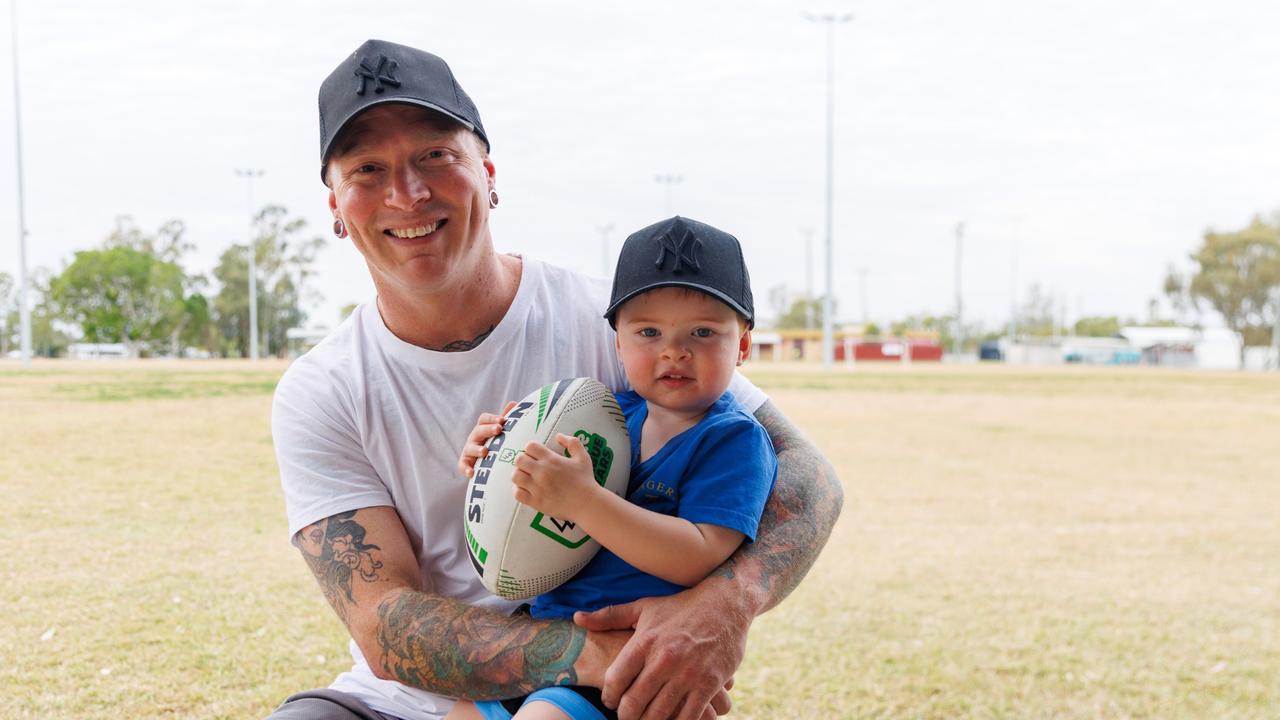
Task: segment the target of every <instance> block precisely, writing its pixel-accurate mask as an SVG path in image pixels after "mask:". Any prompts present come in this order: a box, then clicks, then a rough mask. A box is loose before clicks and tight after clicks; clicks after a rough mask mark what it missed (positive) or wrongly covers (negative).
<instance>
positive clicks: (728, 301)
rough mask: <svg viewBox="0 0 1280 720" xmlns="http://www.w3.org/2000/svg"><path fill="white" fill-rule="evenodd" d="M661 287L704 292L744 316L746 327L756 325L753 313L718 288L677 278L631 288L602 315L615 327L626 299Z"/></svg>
mask: <svg viewBox="0 0 1280 720" xmlns="http://www.w3.org/2000/svg"><path fill="white" fill-rule="evenodd" d="M662 287H684V288H689V289H690V290H697V291H698V292H701V293H706V294H707V295H710V296H712V297H714V298H715V299H717V300H719V301H720V302H722V303H724V304H725V305H728V306H729V307H731V308H733V309H734V311H735V312H737V313H738V314H739V315H741V316H742V317H744V318H746V319H747V326H748V327H751V328H754V327H755V326H756V318H755V315H754V314H753V313H750V312H747V310H746V308H744V307H742V306H741V305H739V304H738V303H737V301H735V300H734V299H733V298H731V297H729V296H727V295H725V294H724V293H722V292H720V291H719V290H715V289H713V288H709V287H705V286H702V285H699V284H697V283H691V282H681V281H679V280H665V281H663V282H658V283H653V284H652V285H645V286H644V287H642V288H636V289H635V290H632V291H631V292H629V293H627V294H626V295H623V296H622V297H620V298H618V299H617V300H616V301H614V303H613V304H612V305H610V306H609V309H608V310H605V311H604V316H603V317H604V318H605V319H606V320H608V321H609V324H610V325H612V326H614V327H617V322H615V320H616V318H615V317H614V316H615V315H616V314H617V313H618V308H620V307H622V306H623V305H624V304H625V303H626V302H627V301H628V300H630V299H631V298H633V297H635V296H637V295H639V294H640V293H645V292H649V291H650V290H657V289H658V288H662Z"/></svg>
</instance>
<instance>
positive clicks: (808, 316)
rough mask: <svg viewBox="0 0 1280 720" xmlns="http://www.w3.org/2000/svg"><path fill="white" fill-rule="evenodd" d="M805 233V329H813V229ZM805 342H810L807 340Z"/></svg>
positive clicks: (807, 229)
mask: <svg viewBox="0 0 1280 720" xmlns="http://www.w3.org/2000/svg"><path fill="white" fill-rule="evenodd" d="M802 232H803V233H804V329H805V330H812V329H813V228H805V229H804V230H803V231H802ZM805 342H806V343H807V342H809V339H808V338H805Z"/></svg>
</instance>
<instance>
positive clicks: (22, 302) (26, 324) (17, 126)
mask: <svg viewBox="0 0 1280 720" xmlns="http://www.w3.org/2000/svg"><path fill="white" fill-rule="evenodd" d="M9 21H10V22H9V28H10V30H11V32H12V33H13V137H14V144H15V145H16V148H17V152H16V153H15V159H16V160H17V162H16V165H17V166H18V168H17V169H18V316H19V318H20V320H19V321H18V322H19V325H20V326H21V331H20V333H21V335H22V342H21V347H22V366H23V367H31V303H30V302H29V301H28V299H27V295H28V293H27V289H28V288H27V286H28V285H29V281H28V280H27V217H26V203H25V200H24V199H23V196H22V110H21V109H20V107H19V105H18V0H13V1H12V2H10V3H9Z"/></svg>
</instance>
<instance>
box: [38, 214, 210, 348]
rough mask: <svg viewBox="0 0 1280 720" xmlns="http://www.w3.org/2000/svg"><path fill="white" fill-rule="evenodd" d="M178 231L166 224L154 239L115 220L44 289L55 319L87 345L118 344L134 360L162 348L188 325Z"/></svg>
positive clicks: (172, 344)
mask: <svg viewBox="0 0 1280 720" xmlns="http://www.w3.org/2000/svg"><path fill="white" fill-rule="evenodd" d="M183 231H184V227H183V225H182V223H181V222H180V221H177V220H171V221H169V222H167V223H165V224H164V225H162V226H161V227H160V229H159V230H158V231H157V232H156V233H155V234H154V235H147V234H146V233H144V232H143V231H142V230H140V229H139V228H138V227H137V226H136V225H135V224H134V223H133V220H132V219H131V218H129V217H128V216H121V217H118V218H116V225H115V228H114V229H113V230H112V231H111V233H110V234H109V235H108V236H107V239H106V240H105V241H104V242H103V245H102V248H101V249H97V250H82V251H80V252H77V253H76V254H75V259H74V260H73V261H72V262H71V264H70V265H68V266H67V267H66V268H65V269H64V270H63V271H62V273H61V274H60V275H58V276H57V277H55V278H53V280H52V282H51V283H50V286H49V290H50V298H51V299H52V300H53V302H54V304H55V305H56V308H57V311H58V315H59V316H60V318H61V319H63V320H65V321H67V322H70V323H72V324H75V325H79V326H80V330H81V333H82V335H83V337H84V339H85V340H87V341H89V342H119V343H125V344H126V345H129V346H130V347H131V348H132V349H133V350H134V351H137V352H139V353H140V354H147V353H153V352H160V351H161V350H162V349H163V348H166V347H167V348H168V349H169V350H170V351H171V352H174V353H176V352H177V351H178V350H179V348H178V347H177V345H178V338H179V336H180V334H181V332H182V330H183V328H184V327H185V326H186V325H187V324H188V323H189V322H190V318H189V317H188V316H187V289H188V287H189V286H191V285H192V284H193V283H194V282H196V281H197V280H196V279H193V278H188V277H187V275H186V273H185V272H183V270H182V267H181V266H180V265H179V264H178V262H179V260H180V259H181V256H182V254H183V253H184V252H185V251H186V250H188V249H189V248H190V245H189V244H188V243H185V242H184V241H183V240H182V235H183Z"/></svg>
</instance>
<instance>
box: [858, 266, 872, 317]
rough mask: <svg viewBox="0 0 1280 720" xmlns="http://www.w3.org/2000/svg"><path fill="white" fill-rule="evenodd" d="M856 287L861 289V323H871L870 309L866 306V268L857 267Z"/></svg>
mask: <svg viewBox="0 0 1280 720" xmlns="http://www.w3.org/2000/svg"><path fill="white" fill-rule="evenodd" d="M858 289H859V290H861V291H862V325H863V327H866V326H867V325H870V324H871V310H870V309H869V308H868V307H867V268H858Z"/></svg>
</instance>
